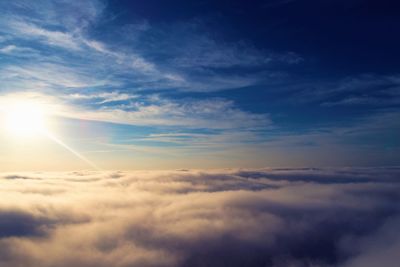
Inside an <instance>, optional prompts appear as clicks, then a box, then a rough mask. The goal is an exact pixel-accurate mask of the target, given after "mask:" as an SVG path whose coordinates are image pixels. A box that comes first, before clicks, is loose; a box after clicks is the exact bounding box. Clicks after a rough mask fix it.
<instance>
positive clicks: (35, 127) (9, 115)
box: [4, 102, 45, 137]
mask: <svg viewBox="0 0 400 267" xmlns="http://www.w3.org/2000/svg"><path fill="white" fill-rule="evenodd" d="M4 115H5V125H4V126H5V128H6V130H7V131H8V132H9V133H11V134H12V135H13V136H15V137H32V136H35V135H38V134H40V133H42V132H44V130H45V116H44V110H43V108H42V107H41V106H40V105H38V104H36V103H30V102H17V103H11V104H10V105H8V106H7V107H6V109H5V114H4Z"/></svg>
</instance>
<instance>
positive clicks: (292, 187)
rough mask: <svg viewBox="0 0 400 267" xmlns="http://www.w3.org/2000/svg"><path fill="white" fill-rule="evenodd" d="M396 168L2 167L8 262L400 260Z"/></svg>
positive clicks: (355, 263) (2, 254) (1, 211)
mask: <svg viewBox="0 0 400 267" xmlns="http://www.w3.org/2000/svg"><path fill="white" fill-rule="evenodd" d="M399 174H400V169H398V168H378V169H264V170H221V171H207V172H204V171H195V170H179V171H169V172H165V171H149V172H145V171H142V172H141V171H137V172H81V173H78V172H74V173H19V174H16V173H7V174H2V175H1V180H0V182H1V185H2V186H1V189H0V190H1V195H2V201H1V204H0V266H1V267H19V266H43V267H50V266H51V267H64V266H65V267H66V266H77V267H89V266H96V267H102V266H115V267H128V266H129V267H131V266H141V267H143V266H191V267H193V266H194V267H196V266H271V267H283V266H291V267H306V266H318V267H325V266H341V267H361V266H362V267H372V266H385V267H392V266H393V267H394V266H396V264H397V263H398V262H399V260H400V258H399V255H398V253H396V252H397V251H398V250H399V248H400V235H399V227H398V225H399V222H400V207H399V205H398V203H399V200H400V183H399V179H398V178H399Z"/></svg>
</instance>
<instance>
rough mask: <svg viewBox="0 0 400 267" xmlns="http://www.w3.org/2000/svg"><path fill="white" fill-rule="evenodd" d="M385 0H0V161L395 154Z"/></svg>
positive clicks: (394, 91) (91, 165)
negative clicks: (23, 122)
mask: <svg viewBox="0 0 400 267" xmlns="http://www.w3.org/2000/svg"><path fill="white" fill-rule="evenodd" d="M399 7H400V6H399V4H398V3H396V1H367V0H346V1H345V0H335V1H333V0H326V1H316V0H309V1H305V0H269V1H267V0H262V1H261V0H254V1H223V0H221V1H211V0H202V1H183V0H182V1H177V0H171V1H156V0H147V1H136V0H134V1H123V0H120V1H117V0H109V1H106V0H104V1H103V0H99V1H97V0H88V1H63V0H54V1H50V0H48V1H47V0H38V1H28V0H26V1H24V0H17V1H1V2H0V10H2V11H1V12H2V15H1V17H0V106H1V107H2V108H1V109H2V112H3V113H7V112H8V113H9V110H8V109H7V108H5V107H6V106H7V105H8V104H9V103H14V102H18V101H23V102H24V101H25V102H26V101H29V102H32V103H35V104H36V105H39V106H40V107H41V108H43V109H44V110H45V115H46V125H47V126H46V129H47V131H48V132H51V135H50V134H47V135H37V136H29V137H16V136H15V135H10V134H9V133H7V129H6V128H7V127H4V123H2V125H1V127H2V130H1V131H0V147H1V153H0V163H1V164H0V165H1V166H0V170H2V171H14V170H18V171H45V170H52V171H58V170H76V169H104V170H131V169H180V168H198V169H213V168H239V167H244V168H254V167H257V168H260V167H266V166H272V167H286V166H291V167H304V166H313V167H328V166H331V167H335V166H359V167H367V166H394V165H399V163H400V139H399V136H400V135H399V134H400V120H399V118H400V68H399V62H400V52H399V49H398V47H400V35H399V34H398V29H399V27H400V16H399V14H398V13H399V12H398V10H399ZM28 113H29V112H28ZM49 137H50V138H49Z"/></svg>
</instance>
